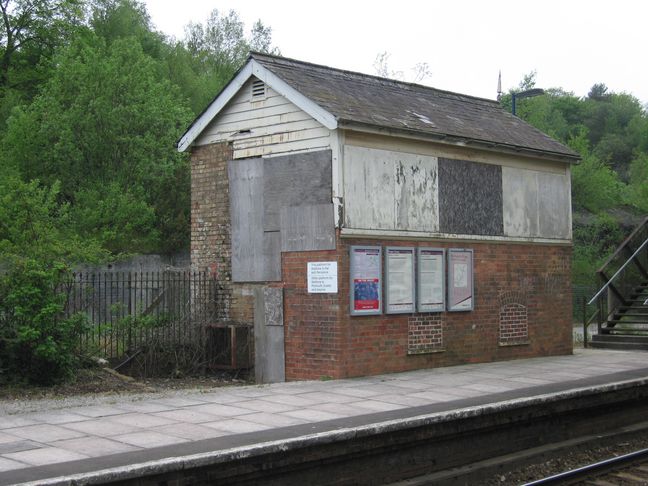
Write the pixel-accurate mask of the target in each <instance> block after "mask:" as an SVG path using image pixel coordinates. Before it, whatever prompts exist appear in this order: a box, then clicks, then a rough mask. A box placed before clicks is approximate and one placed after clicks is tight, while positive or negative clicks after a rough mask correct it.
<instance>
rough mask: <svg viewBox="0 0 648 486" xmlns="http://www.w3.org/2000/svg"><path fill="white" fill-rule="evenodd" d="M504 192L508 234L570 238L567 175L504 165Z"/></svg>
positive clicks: (505, 220) (505, 232)
mask: <svg viewBox="0 0 648 486" xmlns="http://www.w3.org/2000/svg"><path fill="white" fill-rule="evenodd" d="M502 192H503V194H502V196H503V197H502V200H503V212H504V214H503V217H504V234H505V235H506V236H521V237H529V238H556V239H568V238H570V235H571V217H570V214H569V211H570V204H569V197H570V196H569V179H568V178H567V176H565V175H561V174H552V173H549V172H538V171H535V170H525V169H515V168H511V167H502Z"/></svg>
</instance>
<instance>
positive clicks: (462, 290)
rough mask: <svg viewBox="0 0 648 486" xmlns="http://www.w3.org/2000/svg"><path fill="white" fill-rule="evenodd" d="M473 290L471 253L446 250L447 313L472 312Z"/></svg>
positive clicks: (465, 250)
mask: <svg viewBox="0 0 648 486" xmlns="http://www.w3.org/2000/svg"><path fill="white" fill-rule="evenodd" d="M473 289H474V286H473V251H472V250H469V249H459V248H451V249H450V250H448V311H449V312H454V311H471V310H473V309H474V308H475V303H474V296H473V294H474V292H473Z"/></svg>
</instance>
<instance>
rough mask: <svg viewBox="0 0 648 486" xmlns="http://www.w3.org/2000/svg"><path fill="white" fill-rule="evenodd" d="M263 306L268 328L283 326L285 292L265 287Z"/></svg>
mask: <svg viewBox="0 0 648 486" xmlns="http://www.w3.org/2000/svg"><path fill="white" fill-rule="evenodd" d="M263 304H264V312H265V323H266V326H283V325H284V323H283V290H282V289H280V288H276V287H264V288H263Z"/></svg>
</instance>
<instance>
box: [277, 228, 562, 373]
mask: <svg viewBox="0 0 648 486" xmlns="http://www.w3.org/2000/svg"><path fill="white" fill-rule="evenodd" d="M351 245H381V246H383V247H385V246H399V245H402V246H434V247H445V248H451V247H463V248H472V249H473V250H474V265H475V273H474V274H475V310H474V311H472V312H452V313H448V312H444V313H430V314H391V315H387V314H383V315H379V316H359V317H351V316H349V279H350V276H349V247H350V246H351ZM308 261H337V262H338V294H335V295H332V294H308V293H307V287H306V285H307V282H306V263H307V262H308ZM570 262H571V248H570V247H566V246H558V245H539V244H534V245H531V244H507V243H466V242H463V243H461V244H457V243H454V244H452V243H448V242H447V241H435V242H433V243H431V242H413V241H392V240H355V239H354V240H350V239H341V238H339V237H338V239H337V250H335V251H320V252H295V253H284V254H283V256H282V271H283V278H284V299H285V300H284V312H285V314H284V315H285V325H286V328H285V329H286V378H287V379H289V380H297V379H313V378H314V379H319V378H322V377H329V376H330V377H333V378H343V377H351V376H362V375H372V374H378V373H385V372H397V371H405V370H411V369H417V368H429V367H438V366H448V365H455V364H461V363H476V362H488V361H496V360H508V359H515V358H525V357H533V356H547V355H559V354H569V353H571V352H572V323H571V315H572V310H571V305H572V304H571V287H570V285H569V282H570V271H571V270H570V268H571V263H570ZM516 303H517V304H519V305H523V306H525V309H526V313H527V320H526V332H527V339H525V340H520V339H515V340H513V339H507V340H505V341H504V342H502V340H501V337H502V334H501V322H502V319H501V315H502V314H501V311H502V306H503V305H504V306H506V305H508V304H516ZM518 330H519V329H518ZM512 344H516V345H512Z"/></svg>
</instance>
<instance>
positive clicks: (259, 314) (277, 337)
mask: <svg viewBox="0 0 648 486" xmlns="http://www.w3.org/2000/svg"><path fill="white" fill-rule="evenodd" d="M284 353H285V352H284V328H283V290H282V289H275V288H271V287H259V288H256V289H254V375H255V379H256V381H257V383H278V382H282V381H285V380H286V368H285V354H284Z"/></svg>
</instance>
